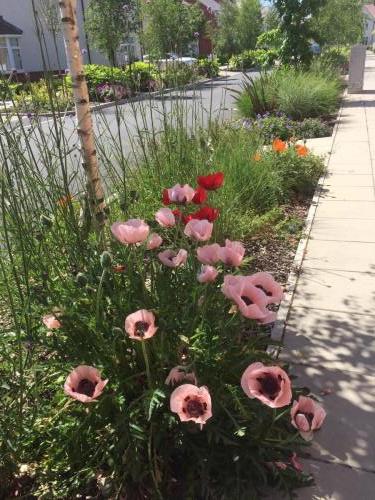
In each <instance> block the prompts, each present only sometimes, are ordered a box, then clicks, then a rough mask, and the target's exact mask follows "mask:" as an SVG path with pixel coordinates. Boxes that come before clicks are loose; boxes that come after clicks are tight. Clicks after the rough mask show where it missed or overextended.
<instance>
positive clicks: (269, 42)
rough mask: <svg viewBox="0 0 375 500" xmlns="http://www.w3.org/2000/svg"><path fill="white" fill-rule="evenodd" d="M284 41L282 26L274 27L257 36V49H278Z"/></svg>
mask: <svg viewBox="0 0 375 500" xmlns="http://www.w3.org/2000/svg"><path fill="white" fill-rule="evenodd" d="M282 42H283V34H282V32H281V30H280V28H274V29H272V30H269V31H264V32H263V33H261V34H260V35H259V36H258V38H257V44H256V48H257V49H275V50H278V49H279V47H280V46H281V44H282Z"/></svg>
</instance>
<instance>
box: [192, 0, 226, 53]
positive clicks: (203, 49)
mask: <svg viewBox="0 0 375 500" xmlns="http://www.w3.org/2000/svg"><path fill="white" fill-rule="evenodd" d="M186 2H187V3H190V4H192V3H194V2H195V0H186ZM199 5H200V8H201V9H202V12H203V15H204V17H205V19H206V21H207V22H208V23H212V24H213V25H215V24H216V19H217V16H218V15H219V12H220V8H221V6H220V0H199ZM197 49H198V50H197V52H198V54H199V55H202V56H207V55H209V54H212V52H213V46H212V41H211V39H210V38H209V36H208V35H207V34H206V33H200V35H199V38H198V47H197Z"/></svg>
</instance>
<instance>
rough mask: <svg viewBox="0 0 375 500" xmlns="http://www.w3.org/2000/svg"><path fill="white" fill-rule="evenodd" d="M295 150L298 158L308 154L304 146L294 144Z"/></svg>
mask: <svg viewBox="0 0 375 500" xmlns="http://www.w3.org/2000/svg"><path fill="white" fill-rule="evenodd" d="M295 148H296V153H297V155H298V156H307V155H308V154H309V150H308V148H307V147H306V146H305V145H304V144H303V145H302V144H296V146H295Z"/></svg>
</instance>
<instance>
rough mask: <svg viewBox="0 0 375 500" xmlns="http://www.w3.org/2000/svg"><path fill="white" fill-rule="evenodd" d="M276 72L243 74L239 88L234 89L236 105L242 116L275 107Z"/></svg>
mask: <svg viewBox="0 0 375 500" xmlns="http://www.w3.org/2000/svg"><path fill="white" fill-rule="evenodd" d="M275 76H276V73H275V72H274V73H262V74H261V75H260V76H259V77H252V76H249V75H246V74H245V75H244V79H243V82H242V85H241V87H242V88H241V90H240V91H237V90H234V91H233V93H234V94H235V96H236V97H235V99H236V106H237V109H238V110H239V112H240V114H241V115H242V116H244V117H255V116H256V115H258V114H259V115H262V114H264V113H266V112H268V111H273V110H274V109H275V108H276V91H275V84H276V79H275Z"/></svg>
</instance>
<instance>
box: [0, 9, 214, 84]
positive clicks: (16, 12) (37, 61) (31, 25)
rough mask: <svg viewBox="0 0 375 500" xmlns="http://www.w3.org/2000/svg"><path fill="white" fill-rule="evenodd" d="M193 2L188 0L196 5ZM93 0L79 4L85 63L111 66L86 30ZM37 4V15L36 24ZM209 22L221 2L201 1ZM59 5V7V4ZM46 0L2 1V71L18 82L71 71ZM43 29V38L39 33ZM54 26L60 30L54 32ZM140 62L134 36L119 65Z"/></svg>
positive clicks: (201, 43) (207, 46) (203, 45)
mask: <svg viewBox="0 0 375 500" xmlns="http://www.w3.org/2000/svg"><path fill="white" fill-rule="evenodd" d="M192 1H193V0H186V2H187V3H192ZM88 2H89V0H77V21H78V25H79V32H80V44H81V48H82V54H83V59H84V63H85V64H88V63H93V64H106V65H108V64H109V61H108V59H107V58H106V57H105V56H104V55H103V54H101V53H100V52H98V51H96V50H95V49H93V48H92V47H91V46H90V45H89V43H88V40H87V36H86V33H85V29H84V16H85V10H86V9H87V5H88ZM33 3H34V4H35V8H36V11H37V19H38V23H36V19H35V15H34V11H33ZM199 3H200V6H201V8H202V11H203V13H204V15H205V17H206V19H208V20H210V21H213V22H214V20H215V17H216V15H217V13H218V11H219V10H220V0H199ZM56 4H58V2H57V0H56ZM43 5H46V0H34V2H32V0H0V71H1V72H2V73H3V74H9V73H11V72H12V71H14V70H16V71H17V74H18V79H20V80H21V79H22V78H23V77H26V75H27V77H28V78H30V79H32V80H34V79H38V78H40V76H42V74H43V72H44V71H45V70H46V69H47V70H49V71H56V72H57V71H65V69H66V68H67V62H66V56H65V47H64V40H63V36H62V31H61V29H59V22H58V19H57V22H55V24H54V23H51V22H48V20H47V19H46V15H45V9H43ZM37 24H38V26H39V36H38V30H37V27H36V26H37ZM53 25H55V27H56V28H57V29H54V28H53ZM198 52H199V54H203V55H207V54H210V53H212V44H211V41H210V40H209V38H208V37H207V36H206V35H205V34H201V35H200V36H199V38H198ZM129 54H130V56H131V57H132V58H133V59H137V58H140V56H141V50H140V45H139V42H138V37H137V35H135V34H133V35H132V36H130V37H129V38H128V40H127V43H123V44H121V45H120V47H119V51H118V54H117V58H118V62H119V64H125V63H126V62H127V58H128V56H129Z"/></svg>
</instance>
